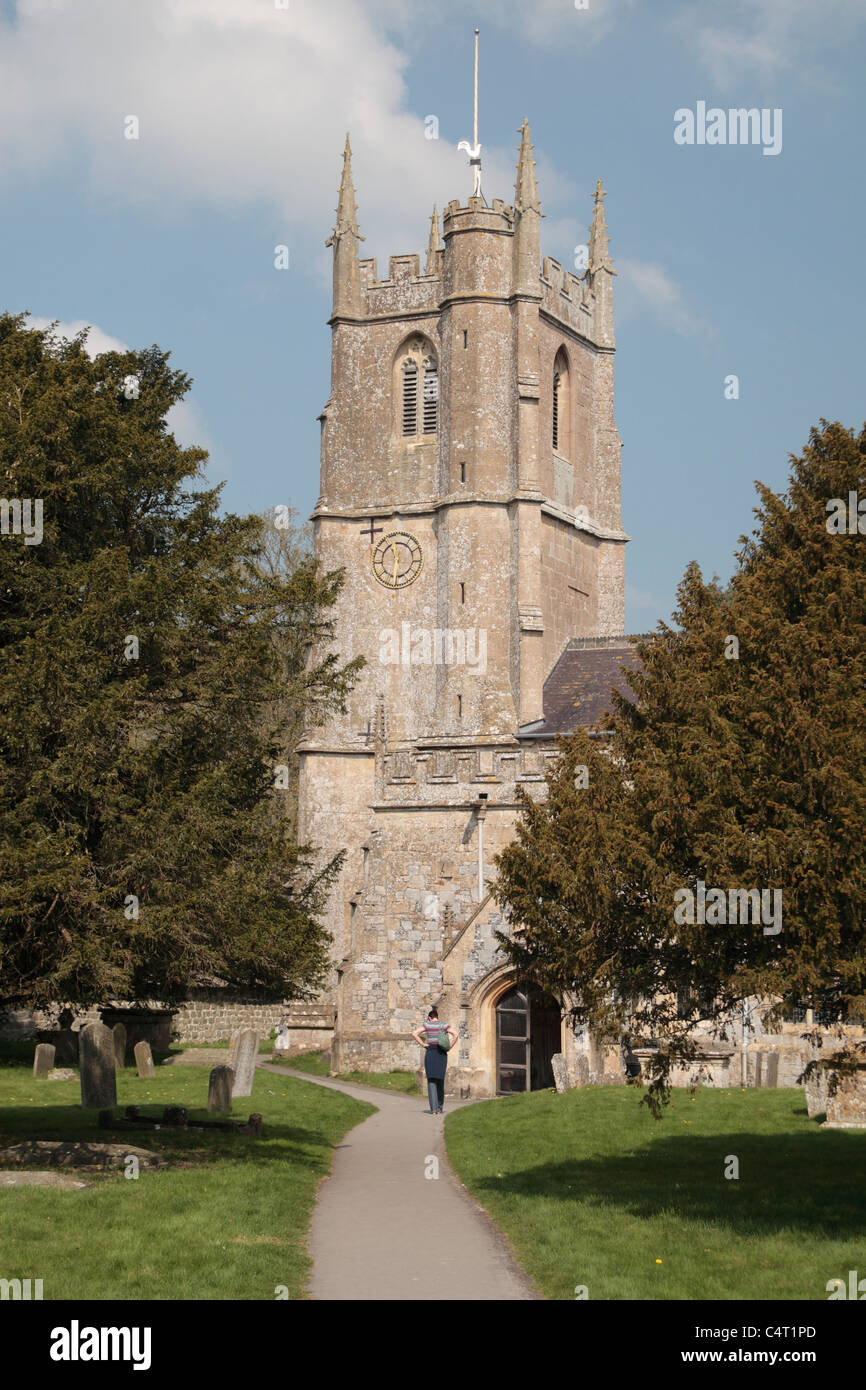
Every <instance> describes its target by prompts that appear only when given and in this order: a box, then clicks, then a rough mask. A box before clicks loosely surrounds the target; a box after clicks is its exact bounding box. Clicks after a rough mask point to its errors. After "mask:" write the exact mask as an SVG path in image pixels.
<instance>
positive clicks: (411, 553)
mask: <svg viewBox="0 0 866 1390" xmlns="http://www.w3.org/2000/svg"><path fill="white" fill-rule="evenodd" d="M371 563H372V566H373V573H374V575H375V576H376V578H377V579H378V581H379V583H380V584H384V586H385V588H386V589H405V588H407V586H408V585H409V584H412V583H414V581H415V580H416V579H417V578H418V575H419V574H420V573H421V567H422V565H423V564H424V555H423V552H422V550H421V547H420V545H419V544H418V542H417V540H416V539H415V537H414V536H410V534H409V532H408V531H391V532H389V534H388V535H387V536H383V537H382V539H381V540H380V542H379V544H378V545H377V546H376V549H375V550H374V551H373V558H372V562H371Z"/></svg>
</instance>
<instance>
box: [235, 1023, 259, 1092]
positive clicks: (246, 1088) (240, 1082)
mask: <svg viewBox="0 0 866 1390" xmlns="http://www.w3.org/2000/svg"><path fill="white" fill-rule="evenodd" d="M258 1050H259V1035H258V1033H257V1032H256V1031H255V1029H254V1028H243V1029H241V1034H240V1037H239V1038H238V1044H237V1048H236V1050H235V1055H234V1062H233V1068H234V1074H235V1079H234V1085H233V1086H232V1095H233V1096H248V1095H251V1094H252V1089H253V1072H254V1071H255V1069H256V1056H257V1054H258Z"/></svg>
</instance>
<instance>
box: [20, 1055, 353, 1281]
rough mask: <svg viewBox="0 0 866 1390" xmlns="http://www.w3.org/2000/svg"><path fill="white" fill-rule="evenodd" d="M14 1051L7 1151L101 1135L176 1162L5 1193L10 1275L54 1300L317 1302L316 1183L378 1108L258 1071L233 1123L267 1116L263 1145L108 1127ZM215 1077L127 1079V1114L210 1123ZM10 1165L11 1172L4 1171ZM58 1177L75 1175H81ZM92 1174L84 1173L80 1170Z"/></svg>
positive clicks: (120, 1089)
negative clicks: (179, 1115)
mask: <svg viewBox="0 0 866 1390" xmlns="http://www.w3.org/2000/svg"><path fill="white" fill-rule="evenodd" d="M27 1051H28V1054H29V1055H28V1058H27V1062H26V1063H25V1064H22V1063H21V1062H20V1061H18V1062H17V1064H16V1059H15V1057H14V1055H10V1052H9V1050H8V1047H4V1049H3V1052H4V1063H5V1064H4V1065H3V1067H2V1069H0V1148H2V1147H5V1146H6V1145H7V1144H13V1143H16V1142H19V1141H21V1140H23V1139H28V1138H29V1139H77V1138H81V1139H96V1140H108V1141H120V1142H126V1143H129V1144H130V1145H132V1146H134V1147H137V1148H145V1149H151V1150H156V1151H158V1152H159V1153H161V1154H163V1155H165V1156H166V1157H168V1158H169V1159H170V1160H171V1166H170V1167H169V1168H166V1169H162V1170H157V1171H147V1170H146V1169H143V1168H142V1170H141V1173H140V1176H139V1177H138V1178H137V1179H128V1178H125V1177H124V1176H123V1173H122V1170H121V1171H120V1172H111V1173H108V1174H103V1173H89V1172H88V1173H83V1174H82V1176H84V1177H85V1178H86V1180H87V1181H92V1182H93V1186H92V1187H91V1188H88V1189H82V1190H79V1191H57V1190H53V1189H51V1188H0V1277H2V1278H6V1279H12V1278H28V1277H29V1278H34V1279H39V1278H41V1279H42V1280H43V1281H44V1297H45V1298H46V1299H59V1298H76V1299H108V1298H121V1299H235V1298H238V1299H273V1298H274V1297H275V1290H276V1288H277V1287H278V1286H279V1285H285V1286H286V1287H287V1289H288V1297H289V1298H303V1297H304V1289H305V1284H306V1279H307V1274H308V1270H309V1266H310V1260H309V1257H308V1255H307V1250H306V1234H307V1230H308V1227H309V1221H310V1214H311V1211H312V1207H313V1202H314V1199H315V1193H316V1187H317V1185H318V1182H319V1180H320V1179H321V1178H322V1177H324V1176H325V1175H326V1174H327V1173H328V1172H329V1171H330V1167H331V1158H332V1153H333V1149H334V1147H335V1146H336V1145H337V1144H339V1143H340V1141H341V1140H342V1138H343V1136H344V1135H345V1134H346V1132H347V1130H349V1129H351V1128H352V1127H353V1126H354V1125H356V1124H358V1123H359V1122H360V1121H361V1120H363V1119H364V1118H365V1117H366V1116H367V1115H369V1114H371V1113H372V1112H373V1110H374V1109H375V1107H374V1106H372V1105H368V1104H366V1103H365V1102H363V1101H358V1100H355V1099H353V1098H351V1097H349V1096H344V1095H341V1094H340V1093H339V1092H336V1091H328V1090H325V1089H323V1088H322V1087H319V1086H310V1085H308V1084H306V1083H305V1082H303V1081H300V1080H297V1079H296V1078H294V1077H292V1076H285V1077H284V1076H280V1075H278V1074H275V1073H274V1072H271V1073H268V1072H257V1073H256V1076H255V1079H254V1083H253V1093H252V1095H251V1096H245V1097H243V1098H239V1099H238V1100H236V1101H235V1105H234V1109H233V1111H232V1116H233V1117H235V1118H242V1119H246V1117H247V1115H249V1114H251V1113H252V1112H253V1111H258V1112H259V1113H260V1114H261V1115H262V1116H263V1133H262V1137H261V1138H260V1139H255V1138H253V1137H251V1136H247V1135H228V1134H220V1133H209V1132H207V1131H195V1130H192V1131H187V1132H185V1133H184V1132H183V1131H177V1130H175V1131H172V1130H158V1131H154V1132H150V1131H147V1130H140V1131H123V1132H121V1131H118V1132H114V1133H113V1132H111V1131H109V1130H98V1129H97V1126H96V1114H95V1113H94V1112H93V1111H83V1110H82V1109H81V1108H80V1098H81V1096H80V1091H79V1087H78V1082H77V1081H65V1082H64V1081H39V1082H36V1081H34V1080H33V1078H32V1076H31V1074H30V1073H31V1069H32V1058H33V1045H32V1044H30V1045H29V1046H28V1048H27ZM207 1088H208V1072H207V1069H205V1068H202V1067H183V1066H172V1067H167V1068H166V1069H165V1070H164V1071H162V1070H160V1069H159V1068H157V1073H156V1076H155V1077H154V1078H153V1079H152V1080H146V1081H145V1080H139V1078H138V1076H137V1075H136V1072H135V1069H134V1068H126V1069H125V1070H124V1071H123V1072H122V1073H120V1074H119V1075H118V1085H117V1098H118V1105H121V1106H122V1105H129V1104H138V1105H140V1106H141V1107H142V1109H143V1111H144V1113H145V1114H147V1113H148V1107H151V1106H162V1105H165V1104H178V1105H185V1106H186V1107H187V1110H188V1113H189V1115H190V1117H192V1116H193V1115H194V1114H200V1115H204V1114H206V1110H205V1108H204V1107H205V1106H206V1103H207ZM4 1166H7V1165H5V1164H4ZM58 1171H63V1172H72V1171H73V1170H70V1169H59V1170H58ZM78 1171H80V1170H78Z"/></svg>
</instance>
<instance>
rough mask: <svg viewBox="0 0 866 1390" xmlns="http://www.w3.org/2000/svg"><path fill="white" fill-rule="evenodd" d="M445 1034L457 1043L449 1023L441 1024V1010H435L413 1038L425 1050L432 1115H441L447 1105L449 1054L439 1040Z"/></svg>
mask: <svg viewBox="0 0 866 1390" xmlns="http://www.w3.org/2000/svg"><path fill="white" fill-rule="evenodd" d="M445 1034H447V1035H448V1037H449V1038H450V1039H451V1042H452V1043H456V1041H457V1034H456V1033H455V1032H454V1029H453V1028H452V1027H451V1026H450V1024H447V1023H440V1022H439V1010H438V1009H436V1008H433V1009H431V1010H430V1012H429V1014H428V1015H427V1022H426V1024H425V1025H424V1027H423V1028H416V1029H415V1032H414V1033H413V1034H412V1037H413V1038H414V1039H415V1041H416V1042H417V1043H420V1045H421V1046H422V1047H423V1048H425V1052H424V1072H425V1075H426V1077H427V1094H428V1096H429V1097H430V1113H431V1115H441V1114H442V1107H443V1105H444V1103H445V1071H446V1069H447V1067H448V1052H447V1050H446V1049H445V1048H444V1047H440V1046H439V1039H440V1038H441V1037H443V1036H444V1035H445Z"/></svg>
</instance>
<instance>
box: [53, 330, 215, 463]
mask: <svg viewBox="0 0 866 1390" xmlns="http://www.w3.org/2000/svg"><path fill="white" fill-rule="evenodd" d="M52 325H53V331H54V334H55V336H56V337H58V338H67V339H68V338H74V337H76V335H77V334H78V333H80V332H81V330H82V328H86V329H87V338H86V339H85V343H84V349H85V352H86V353H87V355H88V357H90V358H91V359H92V358H95V357H99V356H100V355H101V354H102V353H103V352H129V350H130V349H129V344H128V343H124V342H121V340H120V338H113V337H112V336H111V334H110V333H106V332H105V330H104V329H103V328H100V327H99V325H98V324H95V323H89V322H88V320H87V319H70V320H69V321H67V322H63V321H62V320H58V321H57V322H55V320H53V319H46V318H42V317H40V316H39V315H38V314H30V315H29V316H28V320H27V327H28V328H49V327H51V326H52ZM165 423H166V425H167V426H168V428H169V429H170V430H171V432H172V434H173V435H174V437H175V439H176V440H177V442H178V444H179V445H180V447H181V448H182V449H189V448H190V447H191V446H192V445H197V446H198V447H199V448H200V449H207V450H208V452H209V453H210V455H211V457H210V459H209V461H208V463H207V464H206V468H207V480H208V482H209V483H210V484H211V485H212V484H213V483H215V482H220V481H222V480H223V479H224V478H225V477H226V475H227V472H228V468H227V461H226V458H225V455H224V453H223V451H222V450H221V449H220V448H219V446H218V445H215V444H214V443H213V442H212V440H211V438H210V436H209V433H208V429H207V425H206V424H205V419H204V415H203V414H202V411H201V407H200V406H199V404H198V402H197V401H196V399H195V397H194V396H193V395H191V394H188V395H187V396H185V397H184V399H183V400H182V401H178V402H177V404H176V405H173V406H172V407H171V409H170V410H169V412H168V414H167V415H166V417H165Z"/></svg>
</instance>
